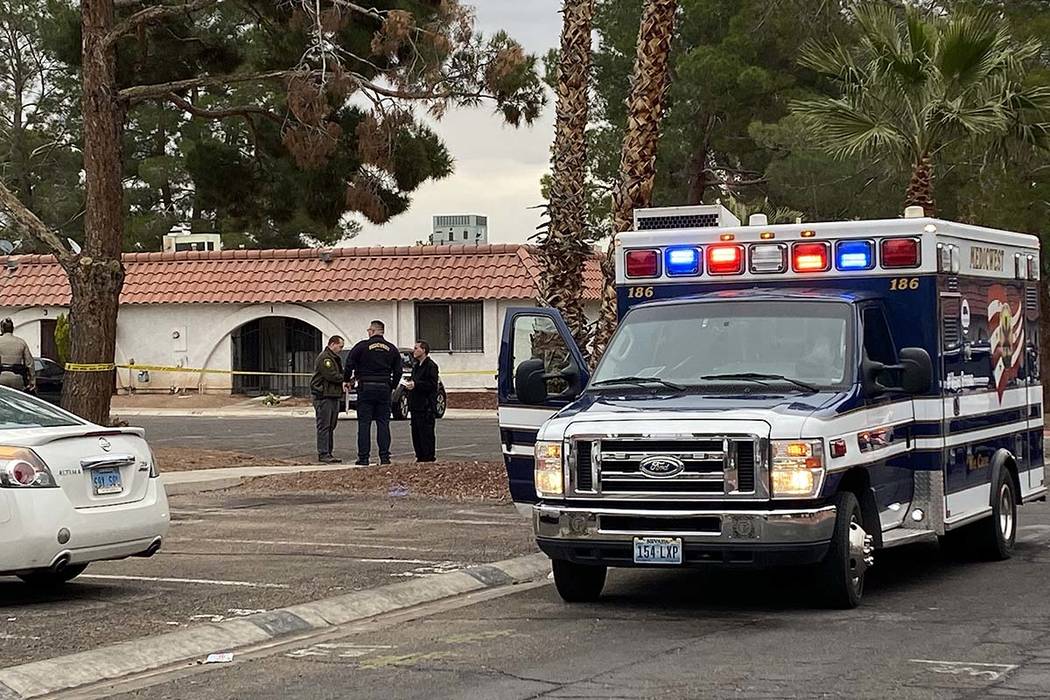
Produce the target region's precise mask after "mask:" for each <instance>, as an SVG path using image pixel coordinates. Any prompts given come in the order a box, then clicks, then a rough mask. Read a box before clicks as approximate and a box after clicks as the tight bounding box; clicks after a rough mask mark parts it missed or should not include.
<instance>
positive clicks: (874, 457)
mask: <svg viewBox="0 0 1050 700" xmlns="http://www.w3.org/2000/svg"><path fill="white" fill-rule="evenodd" d="M634 229H635V230H634V231H632V232H629V233H625V234H623V235H622V236H621V237H620V239H619V243H618V245H617V248H616V284H617V294H618V303H619V316H620V324H619V328H618V330H617V332H616V334H615V336H614V337H613V338H612V340H611V341H610V343H609V346H608V348H607V351H606V352H605V354H604V356H603V357H602V358H601V361H600V362H599V363H598V365H597V367H596V368H595V369H594V371H593V372H591V371H589V369H588V365H587V363H586V361H585V359H584V356H583V354H582V353H581V351H580V349H579V348H578V347H576V345H575V344H574V342H573V340H572V336H571V334H570V333H569V330H568V328H567V327H566V325H565V323H564V322H563V320H562V318H561V316H560V315H559V314H558V312H557V311H555V310H551V309H544V308H515V309H510V310H508V312H507V315H506V320H505V324H504V329H503V338H502V346H501V351H500V360H499V362H500V365H499V402H500V408H499V419H500V432H501V437H502V442H503V451H504V455H505V461H506V465H507V472H508V476H509V480H510V491H511V494H512V496H513V498H514V501H515V503H516V504H517V505H518V507H519V509H521V510H523V511H525V512H527V513H528V515H529V517H530V518H531V520H532V524H533V528H534V531H535V536H536V541H537V543H538V545H539V548H540V549H541V550H542V551H543V552H545V553H546V554H547V555H548V556H549V557H550V558H551V560H552V566H553V572H554V581H555V584H556V587H557V590H558V592H559V593H560V595H561V597H562V598H563V599H565V600H566V601H569V602H583V601H594V600H596V599H598V598H599V597H600V595H601V592H602V590H603V588H604V585H605V581H606V575H607V570H608V568H609V567H687V566H720V567H770V566H779V565H790V566H795V567H799V566H802V567H808V568H809V569H810V570H811V571H812V574H813V576H814V583H815V586H814V587H815V589H816V590H818V591H819V595H820V599H821V600H822V601H823V602H824V603H826V604H827V605H829V606H833V607H841V608H851V607H854V606H856V605H858V604H859V602H860V600H861V598H862V596H863V592H864V580H865V575H866V572H867V571H868V569H869V568H870V567H871V566H872V565H873V564H874V563H875V561H876V560H877V558H878V552H879V550H882V549H887V548H890V547H897V546H901V545H906V544H910V543H917V542H926V541H931V542H932V541H941V542H942V543H944V544H946V545H951V546H961V547H962V548H964V549H966V550H969V551H971V552H979V553H980V555H982V556H984V557H987V558H990V559H996V560H999V559H1006V558H1008V557H1009V556H1010V555H1011V551H1012V550H1013V548H1014V543H1015V539H1016V537H1017V522H1018V520H1017V518H1018V508H1019V506H1021V505H1023V504H1026V503H1029V502H1031V501H1035V500H1045V499H1046V495H1047V485H1046V475H1045V468H1044V460H1043V439H1042V438H1043V422H1044V421H1043V389H1042V385H1041V383H1040V378H1041V369H1040V364H1039V314H1040V308H1039V299H1040V295H1039V290H1038V285H1039V284H1040V281H1039V277H1040V263H1039V243H1038V240H1037V239H1036V238H1035V237H1033V236H1029V235H1023V234H1020V233H1012V232H1007V231H999V230H993V229H989V228H982V227H978V226H970V225H963V224H959V223H953V222H950V221H943V220H939V219H932V218H926V217H925V216H924V214H923V212H922V210H921V209H915V208H912V209H909V210H908V212H906V214H905V216H904V218H901V219H892V220H881V221H840V222H824V223H813V224H791V225H775V226H771V225H768V224H767V223H766V220H765V218H764V217H762V216H755V217H752V219H751V220H750V221H749V222H748V225H746V226H745V225H741V222H740V221H738V220H737V219H736V218H734V217H733V216H732V214H730V213H729V212H728V211H727V210H726V209H724V208H722V207H720V206H707V207H688V208H672V209H651V210H643V211H638V212H636V214H635V226H634Z"/></svg>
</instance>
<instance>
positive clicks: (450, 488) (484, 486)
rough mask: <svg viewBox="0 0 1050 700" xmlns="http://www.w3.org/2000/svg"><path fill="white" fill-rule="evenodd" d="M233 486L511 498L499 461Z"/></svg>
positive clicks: (296, 476)
mask: <svg viewBox="0 0 1050 700" xmlns="http://www.w3.org/2000/svg"><path fill="white" fill-rule="evenodd" d="M237 490H241V491H245V492H248V493H283V492H297V493H309V492H322V493H325V494H329V495H332V494H354V495H384V496H394V497H412V496H421V497H426V498H444V499H452V500H485V501H498V502H501V503H509V502H510V493H509V492H508V490H507V470H506V467H504V465H503V463H502V462H470V461H449V462H439V463H436V464H393V465H390V466H384V467H378V466H376V467H368V468H365V469H347V470H345V471H335V472H326V473H325V475H324V477H323V479H318V477H317V475H316V474H287V475H281V476H267V477H260V478H258V479H253V480H251V481H249V482H248V483H246V484H244V485H243V486H240V487H238V488H237V489H234V490H232V491H231V493H236V491H237Z"/></svg>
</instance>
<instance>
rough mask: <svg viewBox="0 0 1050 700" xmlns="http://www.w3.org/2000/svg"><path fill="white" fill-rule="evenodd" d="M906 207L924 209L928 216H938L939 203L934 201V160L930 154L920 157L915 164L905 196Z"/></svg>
mask: <svg viewBox="0 0 1050 700" xmlns="http://www.w3.org/2000/svg"><path fill="white" fill-rule="evenodd" d="M904 206H905V207H922V208H923V210H924V211H925V212H926V216H937V203H936V202H935V201H934V199H933V159H932V158H931V157H930V154H929V153H928V152H927V153H923V154H922V155H921V156H919V160H918V162H917V163H916V164H915V170H914V171H913V172H912V176H911V182H909V183H908V191H907V193H906V194H905V195H904Z"/></svg>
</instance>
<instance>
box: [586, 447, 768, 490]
mask: <svg viewBox="0 0 1050 700" xmlns="http://www.w3.org/2000/svg"><path fill="white" fill-rule="evenodd" d="M758 444H759V441H758V439H757V438H755V437H752V436H733V437H721V436H719V437H711V438H707V437H697V438H691V439H673V440H659V439H647V438H636V439H631V438H615V439H581V440H577V441H576V442H575V444H574V446H573V450H572V454H574V455H575V458H574V464H573V486H574V491H575V492H576V493H577V494H579V495H581V496H586V495H587V494H594V495H597V496H598V497H602V498H616V497H618V496H623V497H630V498H638V497H646V496H651V497H654V498H659V497H670V498H681V497H689V496H695V497H707V498H711V497H714V496H727V495H728V496H751V497H754V496H755V495H756V489H757V487H758V485H759V483H760V482H759V474H758V472H759V467H760V464H759V463H760V461H761V460H760V459H759V452H758ZM594 456H597V459H593V457H594ZM658 458H665V459H668V460H670V461H671V462H672V463H673V464H676V465H680V467H681V468H680V471H678V473H675V474H672V475H670V476H666V477H665V476H659V475H653V473H652V472H651V470H647V469H646V463H647V460H649V461H650V462H651V461H652V460H653V459H658ZM595 463H596V466H597V469H595ZM647 471H649V473H646V472H647ZM595 472H597V476H598V480H597V483H595V480H594V474H595ZM762 490H763V491H764V490H765V489H762ZM759 495H761V494H759Z"/></svg>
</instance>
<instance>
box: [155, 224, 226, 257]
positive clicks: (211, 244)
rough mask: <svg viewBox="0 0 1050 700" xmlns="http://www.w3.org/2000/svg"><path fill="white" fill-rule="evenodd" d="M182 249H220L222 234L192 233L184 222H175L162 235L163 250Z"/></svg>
mask: <svg viewBox="0 0 1050 700" xmlns="http://www.w3.org/2000/svg"><path fill="white" fill-rule="evenodd" d="M184 250H222V236H221V235H219V234H217V233H192V232H191V231H190V227H189V226H188V225H186V224H176V225H175V226H172V227H171V230H170V231H168V235H166V236H164V252H165V253H177V252H181V251H184Z"/></svg>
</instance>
